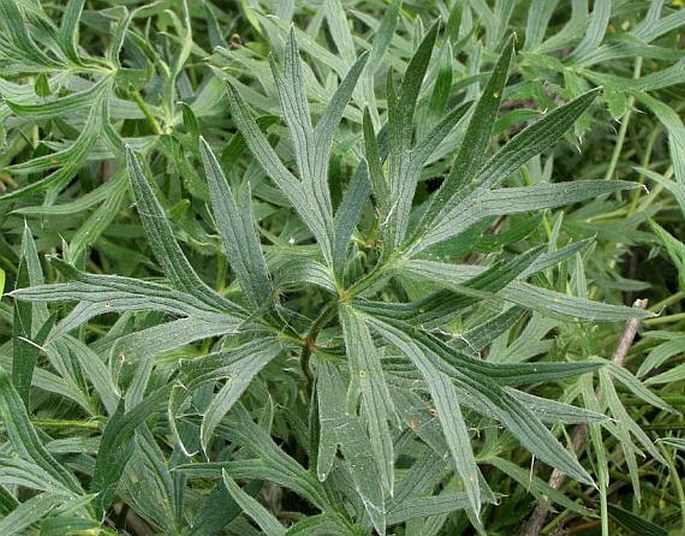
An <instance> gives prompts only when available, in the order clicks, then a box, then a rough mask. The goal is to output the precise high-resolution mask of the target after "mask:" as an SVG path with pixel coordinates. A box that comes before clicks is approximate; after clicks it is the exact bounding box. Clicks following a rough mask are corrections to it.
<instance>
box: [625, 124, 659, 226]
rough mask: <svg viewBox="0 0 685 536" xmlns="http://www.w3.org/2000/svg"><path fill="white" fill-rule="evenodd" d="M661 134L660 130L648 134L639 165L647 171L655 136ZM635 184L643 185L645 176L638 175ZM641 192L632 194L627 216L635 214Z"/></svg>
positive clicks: (636, 191)
mask: <svg viewBox="0 0 685 536" xmlns="http://www.w3.org/2000/svg"><path fill="white" fill-rule="evenodd" d="M660 132H661V128H659V127H657V128H653V129H652V132H651V133H650V134H649V138H648V139H647V147H646V148H645V153H644V155H643V156H642V162H641V163H640V165H641V166H642V167H643V168H644V169H647V168H648V167H649V162H650V160H651V157H652V151H653V150H654V143H656V137H657V135H658V134H659V133H660ZM637 182H638V183H640V184H644V183H645V176H644V174H642V173H640V176H639V177H638V179H637ZM641 193H642V192H641V190H640V189H637V190H635V191H634V192H633V195H632V199H631V200H630V209H629V210H628V215H629V216H632V215H633V214H635V210H636V209H637V204H638V202H639V201H640V195H641Z"/></svg>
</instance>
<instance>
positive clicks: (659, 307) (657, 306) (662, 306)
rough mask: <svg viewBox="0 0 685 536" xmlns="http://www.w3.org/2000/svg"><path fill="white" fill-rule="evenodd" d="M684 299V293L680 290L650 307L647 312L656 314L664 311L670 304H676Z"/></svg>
mask: <svg viewBox="0 0 685 536" xmlns="http://www.w3.org/2000/svg"><path fill="white" fill-rule="evenodd" d="M683 298H685V291H683V290H681V291H679V292H676V293H675V294H672V295H671V296H669V297H668V298H666V299H664V300H661V301H660V302H659V303H657V304H655V305H652V306H651V307H650V308H649V310H650V311H652V312H658V311H660V310H662V309H665V308H666V307H668V306H669V305H671V304H674V303H678V302H679V301H680V300H682V299H683Z"/></svg>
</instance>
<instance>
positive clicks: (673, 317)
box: [644, 313, 685, 326]
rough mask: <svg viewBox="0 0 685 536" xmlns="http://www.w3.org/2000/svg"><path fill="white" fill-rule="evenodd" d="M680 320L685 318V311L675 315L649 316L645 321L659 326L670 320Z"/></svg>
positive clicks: (649, 324) (647, 323)
mask: <svg viewBox="0 0 685 536" xmlns="http://www.w3.org/2000/svg"><path fill="white" fill-rule="evenodd" d="M680 320H685V313H676V314H674V315H666V316H660V317H658V318H648V319H647V320H645V321H644V323H645V324H646V325H648V326H657V325H660V324H668V323H670V322H679V321H680Z"/></svg>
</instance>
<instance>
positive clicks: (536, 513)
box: [521, 300, 647, 536]
mask: <svg viewBox="0 0 685 536" xmlns="http://www.w3.org/2000/svg"><path fill="white" fill-rule="evenodd" d="M633 307H634V308H635V309H646V308H647V300H635V301H634V302H633ZM639 327H640V319H639V318H636V317H633V318H630V319H628V320H627V321H626V325H625V327H624V328H623V333H622V334H621V339H620V340H619V341H618V346H616V350H614V355H613V356H612V358H611V360H612V362H613V363H614V364H615V365H617V366H619V367H622V366H623V363H624V361H625V359H626V355H628V350H629V349H630V346H631V344H633V340H634V339H635V335H636V334H637V330H638V328H639ZM601 395H602V390H601V389H600V388H599V387H597V389H596V390H595V396H596V397H597V398H598V399H599V398H600V397H601ZM588 434H589V431H588V427H587V424H579V425H578V426H577V427H576V430H575V432H574V433H573V438H572V439H571V452H573V453H575V452H578V451H580V449H581V447H582V446H583V445H584V444H585V442H586V441H587V438H588ZM564 480H566V475H565V474H564V473H562V472H561V471H559V469H554V471H552V476H550V477H549V482H548V484H549V486H550V487H551V488H553V489H559V488H561V485H562V484H563V483H564ZM547 512H548V510H547V508H546V507H545V506H544V505H543V504H542V503H538V504H537V506H536V507H535V510H533V513H532V514H531V516H530V518H529V519H528V522H527V523H526V524H525V525H524V527H523V530H521V536H538V535H539V534H540V531H541V530H542V527H543V526H544V525H545V520H546V519H547Z"/></svg>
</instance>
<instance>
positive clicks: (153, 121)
mask: <svg viewBox="0 0 685 536" xmlns="http://www.w3.org/2000/svg"><path fill="white" fill-rule="evenodd" d="M129 93H130V94H131V97H133V100H134V101H135V103H136V104H137V105H138V108H140V111H141V112H143V115H144V116H145V119H147V122H148V123H149V124H150V127H151V128H152V131H153V132H154V133H155V134H157V135H158V136H161V135H162V134H164V131H163V130H162V126H161V125H160V124H159V121H157V118H156V117H155V116H154V115H152V112H151V111H150V108H148V106H147V104H146V103H145V101H144V100H143V97H141V96H140V93H138V92H137V91H136V90H135V89H132V88H130V89H129Z"/></svg>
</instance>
